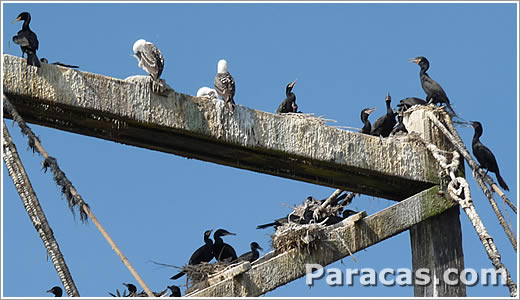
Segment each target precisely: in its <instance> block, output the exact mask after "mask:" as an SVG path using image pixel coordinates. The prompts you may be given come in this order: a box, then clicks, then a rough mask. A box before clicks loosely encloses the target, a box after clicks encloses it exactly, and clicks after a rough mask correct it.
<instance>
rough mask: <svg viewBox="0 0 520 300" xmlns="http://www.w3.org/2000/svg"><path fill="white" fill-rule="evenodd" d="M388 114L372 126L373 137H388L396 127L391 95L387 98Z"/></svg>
mask: <svg viewBox="0 0 520 300" xmlns="http://www.w3.org/2000/svg"><path fill="white" fill-rule="evenodd" d="M385 102H386V114H385V115H384V116H382V117H379V119H377V120H376V122H375V123H374V125H373V126H372V131H370V134H371V135H375V136H382V137H387V136H389V135H390V132H391V131H392V128H394V126H395V123H396V121H395V113H394V111H393V109H392V107H391V106H390V103H391V102H392V97H390V93H388V95H387V96H386V99H385Z"/></svg>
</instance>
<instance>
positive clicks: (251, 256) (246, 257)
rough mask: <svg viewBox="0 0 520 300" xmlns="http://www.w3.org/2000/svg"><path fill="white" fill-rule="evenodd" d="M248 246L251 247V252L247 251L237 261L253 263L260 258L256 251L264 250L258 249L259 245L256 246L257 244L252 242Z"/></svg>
mask: <svg viewBox="0 0 520 300" xmlns="http://www.w3.org/2000/svg"><path fill="white" fill-rule="evenodd" d="M250 246H251V251H248V252H246V253H244V254H242V255H240V256H239V257H238V259H237V260H238V261H248V262H254V261H255V260H257V259H258V258H259V257H260V252H258V249H260V250H264V249H262V247H260V245H258V243H257V242H252V243H251V245H250Z"/></svg>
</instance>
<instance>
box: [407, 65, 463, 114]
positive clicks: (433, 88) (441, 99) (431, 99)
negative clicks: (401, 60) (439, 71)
mask: <svg viewBox="0 0 520 300" xmlns="http://www.w3.org/2000/svg"><path fill="white" fill-rule="evenodd" d="M410 62H413V63H416V64H418V65H419V66H420V67H421V71H419V76H420V78H421V85H422V88H423V90H424V92H425V93H426V101H427V102H428V104H430V103H434V104H437V103H445V104H446V106H447V107H448V109H449V110H450V111H451V113H452V114H453V115H454V116H456V114H455V111H454V110H453V108H451V104H450V100H449V99H448V96H446V92H444V90H443V89H442V87H441V86H440V84H438V83H437V82H436V81H435V80H433V79H431V78H430V75H428V73H426V71H427V70H428V68H430V62H429V61H428V60H427V59H426V57H424V56H418V57H416V58H411V59H410Z"/></svg>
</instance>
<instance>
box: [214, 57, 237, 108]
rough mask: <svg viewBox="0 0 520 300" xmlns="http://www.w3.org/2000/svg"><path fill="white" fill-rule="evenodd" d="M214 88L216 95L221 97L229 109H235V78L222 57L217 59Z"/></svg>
mask: <svg viewBox="0 0 520 300" xmlns="http://www.w3.org/2000/svg"><path fill="white" fill-rule="evenodd" d="M215 89H216V90H217V93H218V95H219V96H221V97H222V100H224V101H225V102H226V105H227V106H228V108H229V110H231V112H233V111H234V109H235V101H234V100H233V97H234V96H235V80H234V79H233V76H231V74H229V71H228V65H227V61H226V60H224V59H221V60H219V61H218V65H217V76H215Z"/></svg>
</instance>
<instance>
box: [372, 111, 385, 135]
mask: <svg viewBox="0 0 520 300" xmlns="http://www.w3.org/2000/svg"><path fill="white" fill-rule="evenodd" d="M385 116H386V115H384V116H382V117H379V118H378V119H377V120H376V121H375V122H374V124H373V125H372V130H371V131H370V134H371V135H375V136H379V135H380V134H381V128H382V127H383V123H384V122H385Z"/></svg>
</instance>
